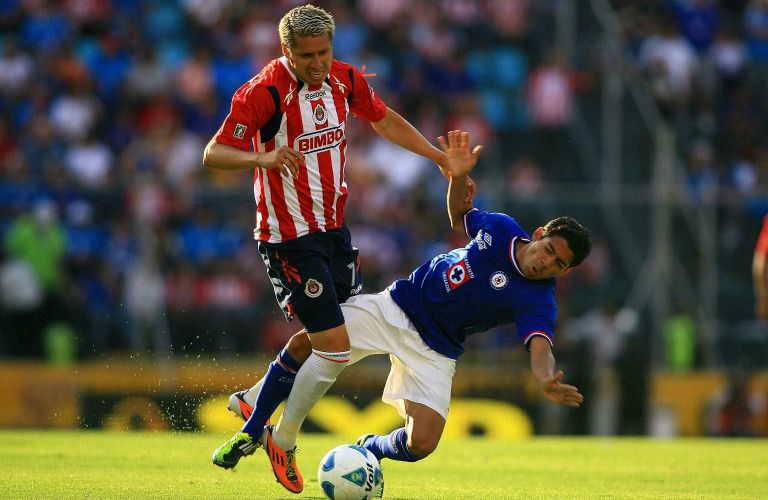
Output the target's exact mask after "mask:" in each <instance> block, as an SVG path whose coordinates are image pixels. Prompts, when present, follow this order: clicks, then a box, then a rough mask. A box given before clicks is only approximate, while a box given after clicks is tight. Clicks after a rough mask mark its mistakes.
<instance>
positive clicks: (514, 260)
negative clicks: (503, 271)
mask: <svg viewBox="0 0 768 500" xmlns="http://www.w3.org/2000/svg"><path fill="white" fill-rule="evenodd" d="M518 239H519V240H520V241H522V242H523V243H525V244H526V245H527V244H528V243H530V242H531V240H529V239H526V238H521V237H520V236H515V237H514V238H512V242H511V243H510V244H509V260H511V261H512V264H513V265H514V266H515V269H516V270H517V273H518V274H519V275H520V276H522V277H523V278H526V279H528V278H527V276H526V275H525V273H523V270H522V269H520V264H518V263H517V257H515V242H516V241H517V240H518Z"/></svg>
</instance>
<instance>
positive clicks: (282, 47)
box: [280, 43, 291, 59]
mask: <svg viewBox="0 0 768 500" xmlns="http://www.w3.org/2000/svg"><path fill="white" fill-rule="evenodd" d="M280 50H282V51H283V55H284V56H285V57H287V58H288V59H290V58H291V49H289V48H288V46H287V45H286V44H284V43H281V44H280Z"/></svg>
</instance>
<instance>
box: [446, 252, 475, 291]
mask: <svg viewBox="0 0 768 500" xmlns="http://www.w3.org/2000/svg"><path fill="white" fill-rule="evenodd" d="M473 277H474V276H473V275H472V270H471V269H470V268H469V266H468V265H467V263H466V262H465V261H463V260H462V261H459V262H457V263H455V264H454V265H452V266H451V267H449V268H448V270H447V271H446V272H445V281H446V282H447V283H448V288H449V291H450V290H455V289H456V288H458V287H460V286H461V285H463V284H464V283H466V282H467V281H469V280H470V279H472V278H473Z"/></svg>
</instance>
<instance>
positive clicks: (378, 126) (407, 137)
mask: <svg viewBox="0 0 768 500" xmlns="http://www.w3.org/2000/svg"><path fill="white" fill-rule="evenodd" d="M371 126H373V129H374V130H375V131H376V132H377V133H378V134H379V135H380V136H382V137H383V138H385V139H387V140H388V141H390V142H392V143H394V144H397V145H398V146H400V147H402V148H405V149H407V150H408V151H410V152H412V153H416V154H417V155H421V156H423V157H424V158H427V159H429V160H431V161H433V162H434V163H436V164H437V166H438V167H439V168H440V171H441V172H442V174H443V175H444V176H445V177H446V178H448V174H447V173H446V172H445V169H444V166H445V154H444V153H443V152H442V151H440V150H439V149H437V148H436V147H435V146H433V145H432V144H431V143H430V142H429V141H428V140H427V138H426V137H424V136H423V135H422V134H421V132H419V131H418V130H417V129H416V127H414V126H413V125H411V123H410V122H409V121H408V120H406V119H405V118H403V117H402V116H400V115H399V114H398V113H397V112H396V111H394V110H393V109H391V108H387V114H386V115H384V118H382V119H381V120H379V121H377V122H374V123H371Z"/></svg>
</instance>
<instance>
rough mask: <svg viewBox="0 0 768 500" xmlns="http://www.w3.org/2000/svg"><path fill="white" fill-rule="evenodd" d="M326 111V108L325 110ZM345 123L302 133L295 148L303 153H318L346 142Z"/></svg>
mask: <svg viewBox="0 0 768 500" xmlns="http://www.w3.org/2000/svg"><path fill="white" fill-rule="evenodd" d="M323 111H325V110H323ZM342 127H343V125H337V126H336V127H331V128H324V129H322V130H315V131H314V132H310V133H308V134H301V135H300V136H298V137H297V138H296V142H295V143H294V144H295V145H294V149H296V150H297V151H301V152H302V153H318V152H320V151H325V150H326V149H331V148H335V147H337V146H338V145H339V144H341V143H342V142H344V139H345V137H344V129H343V128H342Z"/></svg>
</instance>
